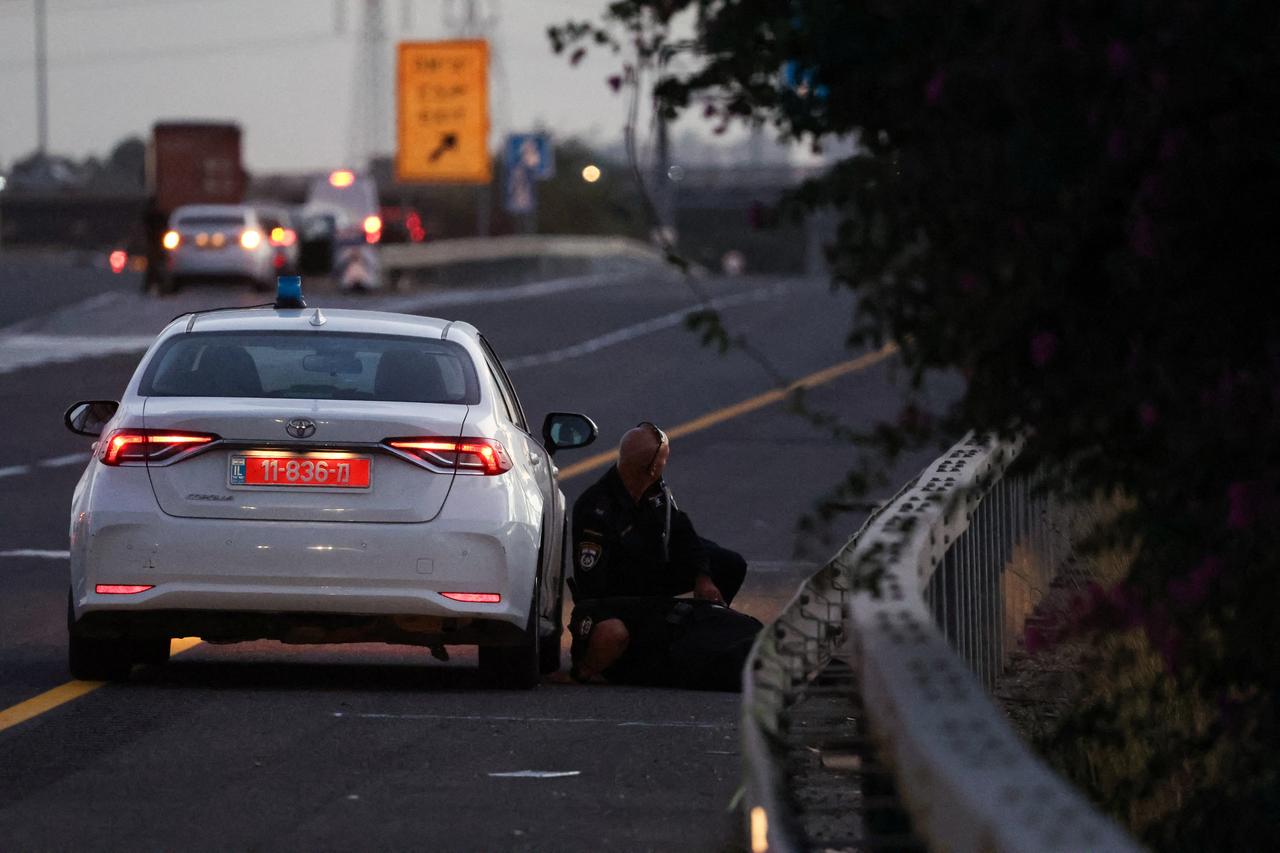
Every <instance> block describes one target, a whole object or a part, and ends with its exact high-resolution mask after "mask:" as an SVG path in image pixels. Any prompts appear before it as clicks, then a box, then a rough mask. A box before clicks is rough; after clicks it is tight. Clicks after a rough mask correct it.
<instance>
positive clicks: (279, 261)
mask: <svg viewBox="0 0 1280 853" xmlns="http://www.w3.org/2000/svg"><path fill="white" fill-rule="evenodd" d="M287 260H288V259H287V258H286V257H285V256H284V252H276V253H275V255H274V256H272V258H271V266H272V267H274V268H275V269H278V270H282V269H284V265H285V263H286V261H287Z"/></svg>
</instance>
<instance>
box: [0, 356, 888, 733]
mask: <svg viewBox="0 0 1280 853" xmlns="http://www.w3.org/2000/svg"><path fill="white" fill-rule="evenodd" d="M897 351H898V347H897V345H896V344H892V343H889V344H885V345H884V346H882V347H881V348H880V349H878V350H876V351H875V352H869V353H867V354H865V355H861V356H859V357H857V358H854V359H850V360H849V361H842V362H840V363H839V364H833V365H832V366H831V367H828V368H825V369H823V370H819V371H818V372H817V373H810V374H809V375H808V376H805V377H803V378H801V379H797V380H796V381H795V382H792V383H791V384H790V385H787V386H786V387H784V388H774V389H773V390H772V391H766V392H764V393H763V394H757V395H756V396H754V397H750V398H748V399H746V400H743V401H742V402H740V403H734V404H733V405H732V406H725V407H724V408H723V409H717V410H716V411H714V412H708V413H707V414H705V415H702V416H701V417H697V418H694V419H693V420H691V421H686V422H684V423H682V424H680V425H678V426H674V427H672V428H671V429H669V430H667V435H668V436H670V437H671V438H680V437H681V436H685V435H689V434H690V433H695V432H699V431H701V430H704V429H707V428H709V427H713V426H715V425H716V424H719V423H724V422H725V421H727V420H731V419H732V418H737V417H741V416H742V415H745V414H748V413H749V412H754V411H756V410H757V409H763V408H764V407H765V406H771V405H773V404H774V403H778V402H781V401H782V400H784V399H786V397H787V395H788V394H790V393H791V392H792V391H795V390H797V389H800V388H814V387H817V386H818V385H823V384H826V383H827V382H830V381H832V380H833V379H838V378H840V377H841V376H844V375H846V374H849V373H856V372H858V371H859V370H866V369H867V368H868V367H871V366H872V365H875V364H879V363H880V362H882V361H884V360H885V359H886V358H888V357H889V356H891V355H893V354H894V353H895V352H897ZM617 458H618V451H617V450H610V451H607V452H605V453H597V454H596V455H595V456H589V457H587V458H586V459H583V460H582V461H580V462H575V463H574V464H572V465H567V466H565V467H564V468H561V469H560V479H561V480H567V479H569V478H570V477H576V476H578V475H579V474H585V473H587V472H588V471H594V470H596V469H597V468H603V467H605V466H606V465H612V464H613V462H614V460H615V459H617ZM200 642H201V641H200V638H199V637H183V638H181V639H175V640H173V641H171V642H170V644H169V654H170V655H171V656H172V655H178V654H182V653H183V652H185V651H187V650H188V649H191V648H194V647H195V646H198V645H200ZM105 683H106V682H103V681H68V682H67V683H66V684H63V685H62V686H60V687H55V688H53V689H52V690H47V691H45V692H44V693H41V694H40V695H39V696H33V697H32V698H30V699H28V700H26V701H25V702H19V703H18V704H17V705H14V706H13V707H12V708H6V709H5V710H3V711H0V731H4V730H5V729H8V728H12V727H13V726H16V725H18V724H19V723H23V722H26V721H27V720H29V719H31V718H32V717H36V716H39V715H40V714H43V713H45V712H46V711H51V710H53V709H54V708H57V707H58V706H59V705H65V704H66V703H67V702H70V701H71V700H72V699H78V698H80V697H81V696H83V695H85V694H86V693H92V692H93V691H94V690H97V689H98V688H99V687H101V686H102V685H103V684H105Z"/></svg>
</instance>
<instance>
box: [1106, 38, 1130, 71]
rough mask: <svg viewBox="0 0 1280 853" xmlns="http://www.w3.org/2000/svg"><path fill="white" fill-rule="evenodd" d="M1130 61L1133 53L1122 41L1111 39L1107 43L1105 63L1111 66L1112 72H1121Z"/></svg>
mask: <svg viewBox="0 0 1280 853" xmlns="http://www.w3.org/2000/svg"><path fill="white" fill-rule="evenodd" d="M1132 61H1133V54H1132V53H1130V51H1129V47H1128V45H1126V44H1125V43H1124V42H1122V41H1113V42H1111V44H1109V45H1107V65H1109V66H1110V67H1111V73H1112V74H1120V73H1122V72H1123V71H1124V70H1125V69H1127V68H1128V67H1129V63H1131V62H1132Z"/></svg>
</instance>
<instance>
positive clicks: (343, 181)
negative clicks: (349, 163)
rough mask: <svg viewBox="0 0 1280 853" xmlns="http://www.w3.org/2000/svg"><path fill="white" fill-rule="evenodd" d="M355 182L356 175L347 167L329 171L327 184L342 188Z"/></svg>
mask: <svg viewBox="0 0 1280 853" xmlns="http://www.w3.org/2000/svg"><path fill="white" fill-rule="evenodd" d="M355 182H356V176H355V175H354V174H352V173H351V172H350V171H348V170H347V169H338V170H337V171H336V172H330V173H329V185H330V186H333V187H337V188H338V189H342V188H343V187H349V186H351V185H352V184H354V183H355Z"/></svg>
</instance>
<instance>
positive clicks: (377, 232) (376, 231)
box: [364, 216, 382, 243]
mask: <svg viewBox="0 0 1280 853" xmlns="http://www.w3.org/2000/svg"><path fill="white" fill-rule="evenodd" d="M364 238H365V240H366V241H367V242H369V243H376V242H378V241H379V240H381V239H382V217H380V216H366V217H365V218H364Z"/></svg>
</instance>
